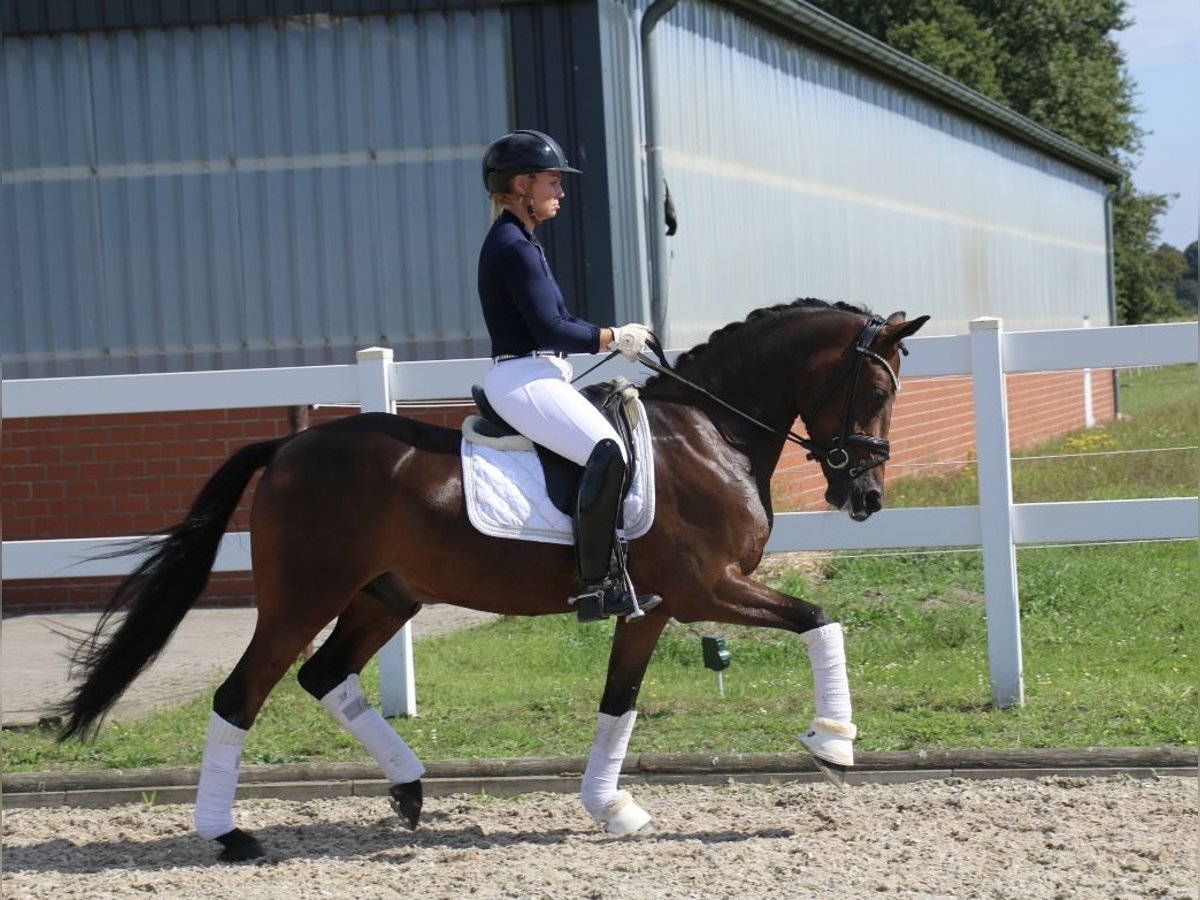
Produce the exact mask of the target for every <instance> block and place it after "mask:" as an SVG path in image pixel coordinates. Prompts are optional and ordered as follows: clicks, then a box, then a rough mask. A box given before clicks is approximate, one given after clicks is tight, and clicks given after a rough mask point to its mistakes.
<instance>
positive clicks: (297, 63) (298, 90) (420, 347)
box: [0, 10, 511, 378]
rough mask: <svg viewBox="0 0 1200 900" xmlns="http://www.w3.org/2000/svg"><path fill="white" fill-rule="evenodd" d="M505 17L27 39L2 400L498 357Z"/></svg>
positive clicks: (8, 172) (12, 50)
mask: <svg viewBox="0 0 1200 900" xmlns="http://www.w3.org/2000/svg"><path fill="white" fill-rule="evenodd" d="M507 53H508V49H507V40H506V27H505V18H504V16H503V15H502V14H501V13H500V12H499V11H496V10H482V11H466V12H452V13H451V12H447V13H439V12H427V13H416V14H413V15H404V16H395V17H372V18H347V19H329V20H325V21H322V20H308V21H287V22H276V23H255V24H248V25H229V26H220V27H217V26H208V27H200V28H191V29H170V30H136V31H118V32H93V33H88V34H61V35H54V36H51V37H31V38H24V39H12V38H9V39H8V40H7V41H6V46H5V49H4V54H3V60H4V73H3V74H4V85H5V87H4V90H3V91H2V92H0V102H2V103H3V106H2V107H0V122H2V123H3V128H2V129H0V130H2V131H3V135H4V137H3V140H5V141H6V146H5V148H4V154H3V160H4V161H5V163H6V168H5V171H4V173H3V174H4V186H3V203H4V205H5V209H4V213H5V215H4V216H3V218H4V221H5V223H6V225H5V228H6V229H9V228H11V229H12V230H13V231H12V233H9V232H8V231H7V230H6V232H5V233H4V235H3V241H2V246H0V268H2V269H3V271H4V272H6V273H7V275H6V277H5V278H4V280H3V296H2V298H0V299H2V302H0V334H2V335H3V350H4V354H5V372H4V375H5V377H6V378H11V377H36V376H51V375H71V374H92V373H117V372H139V371H159V370H180V369H206V368H232V367H243V366H268V365H304V364H319V363H330V362H345V361H349V360H351V359H352V358H353V352H354V350H355V349H357V348H359V347H363V346H367V345H370V344H384V345H388V346H393V347H395V348H396V350H397V356H398V358H433V357H453V356H479V355H486V353H487V352H488V345H487V340H486V332H485V330H484V328H483V323H482V317H481V316H480V314H479V312H478V301H477V299H476V293H475V263H476V253H477V248H478V243H479V240H480V239H481V238H482V235H483V233H484V232H485V231H486V228H487V225H488V212H487V205H486V198H485V196H484V194H483V191H482V188H479V189H476V185H477V184H478V180H479V169H478V167H479V159H480V157H481V154H482V152H483V149H484V147H485V146H486V144H487V142H488V141H489V140H491V139H492V138H493V137H494V136H495V135H496V134H499V133H502V132H503V131H504V130H505V129H506V128H507V127H508V126H509V123H510V119H511V97H510V93H511V92H510V86H509V84H508V82H507V79H506V78H505V77H504V73H506V72H507V71H508V70H509V64H508V58H507Z"/></svg>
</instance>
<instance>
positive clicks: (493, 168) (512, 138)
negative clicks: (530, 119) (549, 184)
mask: <svg viewBox="0 0 1200 900" xmlns="http://www.w3.org/2000/svg"><path fill="white" fill-rule="evenodd" d="M549 171H554V172H576V173H579V174H582V173H580V172H579V170H578V169H575V168H572V167H571V166H569V165H568V164H567V157H566V155H565V154H564V153H563V151H562V147H560V146H558V142H557V141H556V140H554V138H552V137H550V135H548V134H543V133H542V132H540V131H528V130H524V129H523V130H521V131H514V132H513V133H512V134H506V135H505V136H504V137H502V138H500V139H499V140H496V141H493V142H492V144H491V146H489V147H488V148H487V151H486V152H485V153H484V154H483V184H484V186H485V187H486V188H487V189H488V192H489V193H493V194H503V193H506V192H507V191H508V179H510V178H511V177H512V176H514V175H525V174H528V173H530V172H549Z"/></svg>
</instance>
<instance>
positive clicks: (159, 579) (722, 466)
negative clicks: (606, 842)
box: [59, 298, 929, 862]
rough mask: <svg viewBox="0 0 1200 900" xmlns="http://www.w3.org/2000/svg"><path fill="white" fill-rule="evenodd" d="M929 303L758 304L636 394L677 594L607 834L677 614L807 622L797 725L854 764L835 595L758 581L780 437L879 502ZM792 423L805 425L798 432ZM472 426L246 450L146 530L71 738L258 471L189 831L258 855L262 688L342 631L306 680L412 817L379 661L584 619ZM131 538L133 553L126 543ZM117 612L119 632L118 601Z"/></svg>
mask: <svg viewBox="0 0 1200 900" xmlns="http://www.w3.org/2000/svg"><path fill="white" fill-rule="evenodd" d="M928 318H929V317H928V316H921V317H919V318H917V319H913V320H908V319H906V314H905V313H904V312H896V313H893V314H892V315H891V316H889V317H887V318H886V319H884V318H882V317H880V316H875V315H873V314H872V313H871V312H870V311H869V310H867V309H865V308H861V307H857V306H852V305H849V304H846V303H842V302H837V303H829V302H825V301H822V300H816V299H812V298H806V299H801V300H797V301H795V302H792V303H787V304H780V305H776V306H771V307H766V308H762V309H758V310H755V311H754V312H752V313H750V314H749V315H748V316H747V317H746V318H745V320H744V321H738V322H733V323H730V324H729V325H726V326H724V327H723V328H721V329H718V330H717V331H715V332H713V333H712V334H711V335H710V337H709V339H708V340H707V342H705V343H702V344H700V345H698V346H696V347H693V348H692V349H691V350H690V351H687V352H685V353H683V354H681V355H680V356H679V357H678V358H677V360H676V361H675V363H674V366H673V367H671V366H662V365H657V364H653V363H652V362H651V361H650V360H649V358H648V357H645V356H643V357H642V358H643V361H644V362H646V363H647V364H648V365H651V367H652V368H654V369H655V371H656V374H655V375H653V376H652V377H650V378H648V379H647V380H646V382H645V383H644V384H643V385H642V386H641V388H640V397H641V400H642V405H643V408H644V410H645V415H646V419H647V422H648V424H649V427H650V431H651V434H652V441H653V457H654V476H655V494H656V513H655V517H654V520H653V524H652V525H651V526H650V528H649V530H648V531H647V532H646V533H645V534H644V535H643V536H642V537H640V538H638V539H636V540H634V541H632V542H631V544H630V546H629V548H628V552H629V556H628V560H629V570H630V573H631V575H632V578H633V580H634V581H635V582H636V584H637V585H638V588H639V590H647V591H652V592H653V593H654V594H657V595H659V596H660V597H661V598H662V601H661V603H660V604H659V605H658V606H656V607H655V608H653V609H650V610H648V611H643V612H642V615H641V616H640V617H638V618H634V617H633V616H628V617H625V618H623V619H618V621H617V622H616V625H615V628H614V635H613V641H612V647H611V652H610V657H609V662H608V674H607V679H606V681H605V684H604V689H603V693H602V696H601V698H600V705H599V712H598V717H597V726H596V731H595V739H594V742H593V746H592V748H591V751H590V753H589V755H588V759H587V764H586V766H585V770H584V774H583V779H582V782H581V787H580V796H581V801H582V804H583V806H584V808H585V810H586V811H587V812H588V813H589V814H590V815H591V816H592V817H593V818H594V819H595V821H596V822H597V823H598V824H599V826H600V827H601V829H603V830H604V831H606V832H608V833H611V834H617V835H624V834H631V833H634V832H636V831H638V830H640V829H642V828H643V827H645V825H646V824H647V823H648V822H649V821H650V815H649V813H647V812H646V811H645V810H644V809H642V808H641V807H640V806H639V805H638V804H637V803H636V802H634V800H633V798H632V797H631V796H630V795H629V793H628V792H627V791H625V790H619V789H618V776H619V773H620V767H621V762H622V760H623V759H624V757H625V753H626V749H627V747H628V743H629V739H630V736H631V734H632V731H633V725H634V720H635V718H636V715H637V713H636V709H635V705H636V701H637V698H638V692H639V690H640V688H641V684H642V679H643V676H644V674H645V672H646V668H647V666H648V664H649V662H650V658H651V655H652V653H653V652H654V649H655V646H656V644H657V643H658V639H659V637H660V635H661V634H662V631H663V628H664V627H665V626H666V624H667V622H668V620H670V619H672V618H674V619H675V620H677V621H679V622H681V623H692V622H718V623H726V624H729V625H754V626H762V627H766V628H777V629H785V630H787V631H791V632H795V633H796V634H798V635H800V637H801V638H802V639H803V640H804V641H805V643H806V644H807V648H808V654H809V660H810V665H811V667H812V670H813V683H814V701H813V702H814V707H815V715H814V717H813V719H812V720H811V724H810V727H809V729H808V730H807V732H804V733H802V734H801V736H800V742H801V744H802V745H803V747H804V748H805V749H806V750H807V751H808V752H809V753H810V754H811V755H812V757H813V759H814V760H815V761H816V763H817V765H818V766H819V768H820V769H821V771H822V772H824V773H825V774H826V775H827V776H828V777H830V778H831V779H832V780H835V781H838V780H840V779H841V777H842V775H843V774H844V773H845V771H846V769H847V767H849V766H851V765H853V740H854V738H855V736H856V727H855V725H854V724H853V722H852V716H851V706H850V692H849V685H848V682H847V677H846V664H845V651H844V643H843V637H842V631H841V626H840V625H839V624H838V623H836V622H834V621H832V620H831V619H830V618H829V617H828V616H827V615H826V613H825V611H824V610H823V609H821V608H820V607H819V606H817V605H815V604H813V603H809V602H806V601H805V600H802V599H800V598H796V597H791V596H788V595H786V594H784V593H781V592H780V591H777V590H774V589H772V588H770V587H768V586H766V585H764V584H761V583H759V582H756V581H755V580H753V578H752V577H751V575H752V573H753V572H754V570H755V568H756V567H757V566H758V564H759V562H760V560H761V558H762V555H763V549H764V547H765V545H766V542H767V537H768V535H769V534H770V531H771V525H772V520H773V510H772V504H771V495H770V484H771V478H772V474H773V472H774V470H775V468H776V465H777V463H778V461H779V459H780V456H781V454H782V452H783V449H784V446H785V443H787V442H788V441H793V442H797V443H800V444H801V445H802V446H803V447H805V448H806V449H807V450H808V451H809V454H808V455H809V458H810V459H815V460H816V461H817V462H818V464H819V465H820V467H821V470H822V472H823V474H824V478H825V482H826V490H825V499H826V500H827V502H828V503H830V504H831V505H832V506H833V507H835V508H838V509H842V510H844V511H845V512H846V513H848V514H849V516H850V517H851V518H852V519H854V520H857V521H862V520H865V519H867V518H868V517H870V516H871V515H872V514H873V513H874V512H876V511H878V510H879V509H881V508H882V505H883V483H884V479H883V475H884V470H885V463H886V460H887V457H888V439H887V435H888V430H889V426H890V419H891V410H892V405H893V401H894V398H895V395H896V391H898V390H899V388H900V379H899V368H900V356H901V353H902V351H904V346H903V344H902V341H903V339H904V338H906V337H908V336H909V335H912V334H913V333H915V332H916V331H917V330H918V329H919V328H920V327H921V326H922V325H923V324H924V323H925V322H926V321H927V320H928ZM797 419H799V420H800V421H802V422H803V423H804V426H805V427H806V429H807V431H808V437H804V436H801V435H797V434H796V433H795V432H793V431H792V430H791V429H792V428H793V427H794V425H795V423H796V421H797ZM460 452H461V434H460V433H459V431H458V430H455V429H450V428H446V427H442V426H436V425H432V424H428V423H423V422H419V421H416V420H413V419H410V418H406V417H404V416H400V415H393V414H390V413H363V414H358V415H351V416H347V417H345V418H342V419H338V420H334V421H331V422H328V423H325V424H322V425H320V426H317V427H314V428H311V429H309V430H306V431H302V432H299V433H295V434H289V435H286V436H281V437H277V438H274V439H270V440H264V441H260V442H257V443H254V444H250V445H248V446H245V447H242V448H241V449H239V450H237V451H235V452H234V453H233V454H232V455H231V456H230V457H229V458H228V459H227V460H226V461H225V462H224V463H223V464H222V465H221V466H220V467H219V468H218V469H217V471H216V472H215V473H214V474H213V475H212V476H211V478H210V479H209V481H208V482H207V483H206V484H205V486H204V487H203V488H202V489H201V491H200V492H199V494H198V495H197V497H196V499H195V501H194V503H193V505H192V507H191V509H190V511H189V512H188V514H187V516H186V517H185V518H184V519H183V521H181V522H179V523H178V524H176V525H174V526H172V527H170V528H167V529H164V531H162V532H160V533H159V534H158V535H156V536H153V537H151V538H149V539H147V540H146V541H145V542H144V543H143V544H142V545H140V547H139V548H137V549H140V551H141V552H142V553H143V554H144V558H143V559H142V561H141V562H140V563H139V564H138V566H137V567H136V568H135V569H134V570H133V571H132V572H131V573H130V574H129V575H128V576H127V577H126V578H125V579H124V580H123V581H122V582H121V583H120V585H119V586H118V587H117V588H116V589H115V591H114V593H113V595H112V597H111V600H110V602H109V604H108V606H107V608H106V610H105V612H104V614H103V616H102V618H101V620H100V623H99V624H98V625H97V627H96V629H95V632H94V633H92V634H91V635H90V636H87V637H85V638H84V639H83V640H82V641H80V643H79V645H78V646H77V648H76V652H75V655H74V662H75V665H76V671H77V672H79V673H81V674H82V677H81V679H80V681H79V683H78V685H77V686H76V687H75V688H74V689H73V691H72V692H71V693H70V695H69V696H68V698H67V699H66V700H65V701H64V702H63V704H62V706H61V710H60V712H61V713H62V714H63V725H62V728H61V731H60V733H59V740H66V739H68V738H71V737H77V738H84V739H86V738H87V737H88V736H89V735H94V733H95V731H96V729H97V728H98V727H99V723H100V721H101V719H102V718H103V717H104V715H105V714H106V713H107V712H108V710H109V709H110V708H111V706H112V704H113V703H115V702H116V700H117V699H118V698H119V697H120V695H121V693H122V692H123V691H124V690H125V689H126V688H127V687H128V686H129V684H130V683H131V682H132V681H133V680H134V679H135V678H136V677H137V676H138V675H139V673H141V672H142V671H143V670H144V669H145V667H146V666H147V665H148V664H149V663H150V662H151V661H153V660H154V658H155V657H156V656H157V654H158V653H159V652H161V651H162V649H163V648H164V647H165V646H166V644H167V642H168V641H169V639H170V637H171V635H172V633H173V632H174V630H175V628H176V626H177V625H178V624H179V623H180V622H181V621H182V619H183V618H184V616H185V615H186V613H187V612H188V610H189V609H191V607H192V606H193V605H194V604H195V603H196V601H197V600H198V598H199V597H200V596H201V594H202V592H203V591H204V588H205V586H206V584H207V581H208V578H209V574H210V571H211V569H212V565H213V561H214V558H215V556H216V553H217V549H218V546H219V544H220V541H221V538H222V536H223V534H224V532H225V530H226V527H227V525H228V522H229V520H230V517H231V516H232V514H233V512H234V510H235V508H236V507H237V504H238V502H239V499H240V497H241V495H242V494H243V492H244V491H245V489H246V487H247V486H248V484H249V482H250V480H251V479H252V477H253V476H254V475H255V474H256V473H258V472H259V470H262V475H261V479H260V481H259V483H258V486H257V489H256V492H255V495H254V500H253V504H252V508H251V514H250V534H251V547H252V569H253V577H254V588H255V594H256V606H257V619H256V624H255V628H254V631H253V634H252V636H251V638H250V640H249V644H248V646H247V648H246V650H245V653H244V654H243V655H242V656H241V658H240V660H239V661H238V663H237V665H236V666H235V667H234V669H233V671H232V672H231V673H230V674H229V676H228V677H227V678H226V679H225V680H224V681H223V682H222V683H221V684H220V685H219V687H218V688H217V690H216V692H215V694H214V695H213V702H212V712H211V714H210V721H209V727H208V733H207V739H206V744H205V748H204V752H203V756H202V760H201V766H200V776H199V781H198V785H197V796H196V807H195V816H194V820H195V827H196V830H197V832H198V833H199V835H200V836H201V837H203V838H206V839H211V840H215V841H216V842H217V843H218V844H220V846H221V851H220V854H219V859H220V860H222V861H225V862H233V861H239V860H246V859H254V858H256V857H259V856H262V855H263V853H264V851H263V849H262V846H261V845H260V843H259V842H258V839H257V838H256V837H255V836H254V835H253V834H252V833H251V832H249V831H244V830H242V829H240V828H238V827H237V826H236V825H235V823H234V819H233V800H234V796H235V793H236V790H237V781H238V769H239V764H240V759H241V748H242V744H243V742H244V740H245V738H246V734H247V732H248V730H249V729H250V728H251V727H252V726H253V724H254V721H255V717H256V716H257V715H258V713H259V711H260V709H261V707H262V705H263V702H264V701H265V700H266V698H267V695H268V694H269V693H270V691H271V690H272V689H273V687H274V686H275V685H276V684H277V683H278V681H279V680H280V679H281V678H282V677H283V676H284V674H285V673H286V672H287V670H288V669H289V667H290V666H291V664H292V662H293V661H294V660H296V659H297V658H298V657H300V656H301V654H302V652H303V651H304V650H305V648H306V647H308V646H310V645H311V643H312V641H313V640H314V638H315V637H316V636H317V634H318V633H319V632H320V631H321V630H322V629H323V628H324V627H325V626H326V625H327V624H329V623H330V622H333V621H334V620H335V619H336V625H335V626H334V627H333V629H332V632H331V633H330V634H329V636H328V638H327V639H326V640H325V641H324V643H322V644H321V645H320V647H319V649H317V650H316V652H315V653H313V654H312V655H311V656H309V657H308V658H307V659H306V661H305V662H304V663H303V665H301V667H300V668H299V671H298V674H297V678H298V680H299V682H300V684H301V685H302V687H303V688H304V689H305V691H306V692H308V693H309V694H311V695H312V696H313V697H314V698H315V699H316V700H318V701H319V702H320V703H321V704H322V705H323V706H324V707H325V708H326V709H327V710H328V711H329V713H330V715H332V716H333V718H334V719H335V720H336V721H338V722H339V723H340V724H341V725H342V726H344V727H345V728H347V729H348V730H349V731H350V732H351V733H352V734H354V735H355V736H356V737H357V738H358V739H359V740H360V741H361V742H362V743H363V744H364V746H365V747H366V749H367V750H368V751H369V752H370V753H371V755H372V756H373V757H374V758H375V759H376V761H377V762H378V763H379V765H380V767H381V768H382V770H383V772H384V774H385V776H386V777H387V779H388V781H389V783H390V788H389V796H390V801H391V804H392V806H393V807H394V809H395V811H396V813H397V815H398V816H399V818H400V819H401V821H402V823H403V824H405V825H407V826H408V827H409V828H414V829H415V828H416V827H417V826H418V824H419V821H420V814H421V808H422V799H423V797H422V789H421V776H422V775H423V774H424V771H425V770H424V766H423V765H422V764H421V762H420V760H419V759H418V758H417V756H416V754H415V753H414V752H413V751H412V750H411V749H410V748H409V747H408V745H407V744H406V743H405V742H404V740H403V738H402V737H401V736H400V735H399V734H398V733H397V731H396V730H395V729H394V728H393V727H392V726H391V725H390V724H389V723H388V722H387V721H386V720H385V719H384V718H383V717H382V715H381V714H380V713H379V711H378V710H377V709H376V708H375V707H374V706H373V705H372V704H371V703H370V702H369V701H368V700H367V699H366V698H365V697H364V696H363V693H362V690H361V687H360V685H359V680H358V676H359V673H360V672H361V671H362V668H363V666H365V665H366V663H367V662H368V661H369V660H370V659H371V658H372V657H373V656H374V655H375V654H376V652H377V651H378V650H379V649H380V648H381V647H382V646H383V645H384V644H385V643H386V642H387V641H388V640H389V639H390V638H391V637H392V635H393V634H395V633H396V631H397V630H398V629H399V628H401V627H402V626H403V625H404V624H405V623H406V622H408V621H409V620H410V619H412V618H413V616H415V615H417V614H418V613H419V612H420V610H421V608H422V607H423V606H424V605H425V604H432V603H448V604H453V605H457V606H462V607H467V608H471V609H475V610H482V611H486V612H492V613H501V614H504V615H510V616H516V615H520V616H531V615H549V614H555V613H564V612H569V611H571V607H570V606H569V605H568V604H567V598H568V597H569V596H570V595H571V594H572V592H573V590H574V589H575V566H574V560H573V551H572V548H571V547H569V546H562V545H554V544H546V543H535V542H532V541H522V540H511V539H501V538H497V537H490V536H487V535H484V534H482V533H480V532H479V531H477V530H476V529H475V528H474V527H473V526H472V525H471V523H470V521H469V519H468V515H467V512H466V509H465V500H464V495H463V478H462V467H461V458H460ZM123 552H133V551H132V550H131V551H123ZM117 613H121V616H120V619H119V623H118V624H109V623H110V620H112V621H113V622H114V623H116V622H117V620H115V619H112V617H113V616H114V615H115V614H117Z"/></svg>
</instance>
